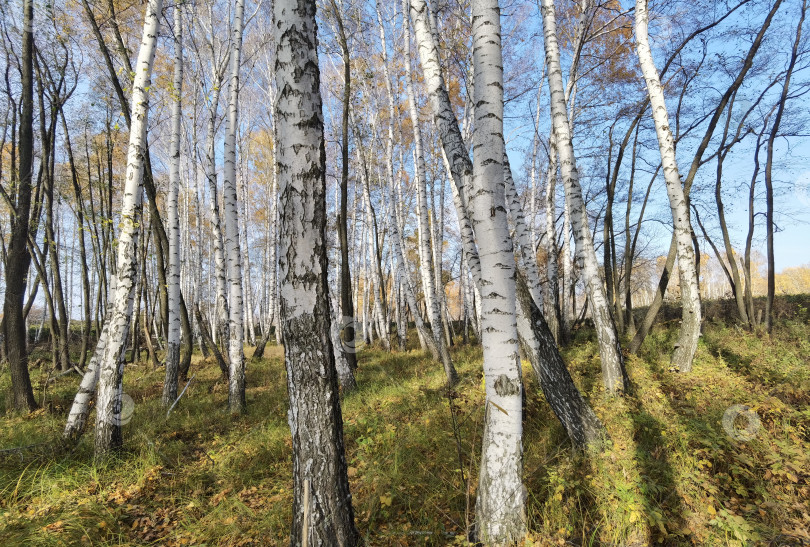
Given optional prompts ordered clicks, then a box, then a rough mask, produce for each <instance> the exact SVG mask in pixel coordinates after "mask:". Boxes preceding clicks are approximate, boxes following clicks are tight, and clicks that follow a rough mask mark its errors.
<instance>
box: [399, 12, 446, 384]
mask: <svg viewBox="0 0 810 547" xmlns="http://www.w3.org/2000/svg"><path fill="white" fill-rule="evenodd" d="M403 26H404V29H405V37H404V42H405V87H406V90H407V94H408V105H409V111H410V115H411V125H412V127H413V146H414V169H415V171H416V189H417V193H416V197H417V201H416V203H417V215H418V219H419V225H418V226H419V230H418V231H419V271H420V273H421V274H422V291H423V292H424V293H425V305H426V306H427V312H428V314H429V317H430V330H431V332H432V333H433V339H434V342H435V343H436V345H437V346H438V349H439V354H440V356H441V359H442V363H443V364H444V370H445V375H446V376H447V385H449V386H452V385H454V384H455V383H456V382H457V381H458V375H457V374H456V370H455V367H454V366H453V362H452V360H451V358H450V352H449V351H448V350H447V345H446V344H445V341H444V333H443V332H442V319H441V313H440V310H439V303H438V301H437V298H436V284H435V282H434V281H435V277H434V272H433V267H434V265H433V252H432V248H431V247H432V246H431V243H430V240H431V237H430V233H431V232H430V223H429V222H428V204H427V170H426V169H425V156H424V151H423V150H422V131H421V129H420V128H419V111H418V109H417V106H416V93H415V92H414V89H413V74H412V72H411V46H410V42H411V32H410V22H409V18H408V17H405V18H404V19H403Z"/></svg>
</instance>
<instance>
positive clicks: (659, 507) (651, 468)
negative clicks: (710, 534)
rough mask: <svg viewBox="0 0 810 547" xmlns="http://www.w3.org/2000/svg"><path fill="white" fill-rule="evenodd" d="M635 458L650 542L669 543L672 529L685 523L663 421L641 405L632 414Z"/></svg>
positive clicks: (680, 527) (671, 542)
mask: <svg viewBox="0 0 810 547" xmlns="http://www.w3.org/2000/svg"><path fill="white" fill-rule="evenodd" d="M631 418H632V420H633V426H634V431H633V440H634V441H635V443H636V450H635V460H636V463H637V465H638V468H639V473H640V475H641V485H640V487H641V492H642V495H643V496H644V502H645V505H646V511H647V518H648V522H649V524H650V539H651V542H652V543H660V544H665V545H672V544H673V538H672V535H671V533H672V532H674V531H678V530H681V529H682V528H683V527H684V526H685V519H684V507H683V503H682V501H681V498H680V496H679V495H678V491H677V488H676V484H675V475H674V472H673V470H672V465H671V463H670V461H669V449H668V448H667V441H666V440H665V439H664V436H663V435H662V430H663V426H662V423H661V422H660V421H659V420H658V419H657V418H655V417H654V416H653V415H652V414H650V413H648V412H647V411H645V410H644V409H643V408H638V409H637V410H636V411H635V412H633V413H632V414H631Z"/></svg>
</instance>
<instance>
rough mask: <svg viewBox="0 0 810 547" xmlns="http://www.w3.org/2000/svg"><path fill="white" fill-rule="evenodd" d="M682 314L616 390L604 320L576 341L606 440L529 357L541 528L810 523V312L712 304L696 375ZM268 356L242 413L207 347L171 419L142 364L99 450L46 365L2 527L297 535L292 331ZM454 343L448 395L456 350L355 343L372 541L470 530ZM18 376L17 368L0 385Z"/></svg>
mask: <svg viewBox="0 0 810 547" xmlns="http://www.w3.org/2000/svg"><path fill="white" fill-rule="evenodd" d="M667 325H668V327H667V328H663V327H658V328H657V329H656V330H654V331H653V332H652V333H651V334H650V336H649V338H648V340H647V341H646V342H645V344H644V346H643V348H642V351H641V352H640V356H639V357H635V356H631V357H629V358H628V363H627V366H628V372H629V374H630V377H631V380H632V383H633V386H634V390H633V393H632V395H631V396H628V397H626V398H624V399H621V400H619V399H610V398H606V397H605V396H604V395H603V392H602V391H601V382H600V379H599V359H598V352H597V347H596V344H595V341H594V339H593V336H592V335H591V334H590V333H588V332H587V331H585V332H580V333H578V335H577V337H576V338H575V341H574V343H573V344H572V345H571V346H570V347H569V348H567V349H566V350H565V357H566V361H567V362H568V363H569V366H570V368H571V370H572V373H573V376H574V378H575V381H576V382H577V383H578V384H579V385H580V387H581V388H582V389H583V391H584V392H585V393H586V395H587V396H588V397H589V398H590V400H591V402H592V404H593V405H594V407H595V409H596V411H597V413H598V414H599V416H600V417H601V418H602V420H603V421H604V423H605V425H606V427H607V429H608V432H609V434H610V436H611V441H610V442H609V443H608V446H607V447H606V448H605V450H604V451H602V452H601V453H585V454H583V453H578V452H576V451H574V450H573V449H572V447H571V444H570V443H569V442H568V440H567V438H566V437H565V433H564V431H563V429H562V427H561V426H560V425H559V423H558V422H557V421H556V418H555V417H554V416H553V415H552V414H551V412H550V410H549V408H548V406H547V405H546V404H545V401H544V400H543V397H542V394H540V393H539V390H538V389H537V385H536V383H535V382H534V378H533V376H532V375H531V372H530V369H529V367H528V366H525V368H524V372H525V378H526V379H527V388H528V389H527V398H526V415H525V442H524V447H525V483H526V487H527V490H528V500H529V507H528V518H529V529H530V531H531V533H530V536H529V538H528V539H527V541H526V544H527V545H566V544H569V545H570V544H576V545H646V544H662V545H755V544H768V542H771V541H774V542H775V544H778V543H780V542H781V543H783V544H790V541H793V542H794V543H796V542H798V538H804V539H805V540H806V541H807V540H810V536H808V522H810V517H808V513H810V507H808V502H807V500H808V499H810V487H809V486H808V480H809V479H810V461H809V460H810V410H808V402H810V369H808V365H807V363H808V362H810V326H808V321H807V320H806V319H805V318H803V317H802V318H794V319H788V320H785V321H782V322H781V323H780V324H779V326H778V327H777V329H776V331H775V332H774V334H773V335H772V336H771V337H770V338H768V337H766V336H763V335H757V334H752V333H748V332H745V331H742V330H740V329H738V328H736V327H734V326H726V325H725V324H722V323H719V322H711V321H709V322H707V324H706V326H705V329H704V336H703V338H702V339H701V342H700V345H699V348H698V354H697V358H696V361H695V367H694V371H693V372H692V373H691V374H688V375H678V374H674V373H671V372H669V371H668V356H667V352H668V349H669V348H670V347H671V343H672V340H673V338H674V336H675V332H674V328H675V325H673V324H671V323H668V324H667ZM248 353H249V352H248ZM266 355H267V356H268V358H267V359H263V360H260V361H256V362H254V361H249V362H248V377H247V385H248V386H249V387H248V391H247V402H248V412H247V414H246V415H245V416H242V417H239V418H235V419H234V418H232V417H231V416H230V415H229V414H228V413H227V411H226V409H225V404H226V401H227V385H226V384H225V382H223V381H222V380H221V379H220V378H219V372H218V369H217V367H216V365H215V364H213V363H210V362H205V361H202V360H200V359H199V358H197V357H195V360H194V364H193V366H192V373H196V375H197V376H196V378H195V380H194V382H193V383H192V384H191V386H190V387H189V389H188V391H187V392H186V394H185V395H184V396H183V399H182V400H181V402H180V403H179V404H178V406H177V408H176V409H175V411H174V412H172V414H171V415H170V416H169V417H168V418H166V416H165V411H163V410H162V409H161V408H160V404H159V403H160V401H159V399H160V393H161V384H162V380H163V373H162V371H161V370H158V371H154V370H152V369H151V367H149V366H148V365H141V366H137V367H130V368H128V369H127V371H126V373H125V391H126V392H127V393H128V394H129V395H130V396H131V397H132V398H133V400H134V401H135V404H136V408H135V413H134V416H133V419H132V421H131V422H130V423H129V424H128V425H126V426H125V427H124V435H125V445H126V446H125V450H124V451H123V452H122V453H120V454H119V455H117V456H116V457H115V458H114V459H113V460H110V461H107V462H105V463H103V464H98V463H95V462H94V460H93V456H92V434H91V432H88V434H86V435H85V436H84V438H83V439H82V440H81V442H80V443H79V444H78V446H76V447H75V448H74V449H72V450H71V451H70V452H68V451H65V450H64V449H62V448H60V447H58V446H56V445H54V444H50V443H52V441H53V440H54V439H57V438H58V436H59V433H60V432H61V429H62V427H63V425H64V420H65V417H66V413H67V410H68V408H69V405H70V402H71V400H72V396H73V392H74V390H75V388H76V385H77V383H78V377H77V376H75V375H69V376H65V377H62V378H59V379H58V380H57V381H56V382H54V383H52V384H50V385H49V386H48V388H47V390H46V391H45V392H44V394H43V385H44V384H43V380H44V379H45V378H47V373H46V372H44V370H43V369H35V370H32V376H33V382H34V385H35V391H36V394H37V399H38V400H40V401H41V400H43V396H44V401H45V408H44V410H40V411H38V412H36V413H34V414H31V415H20V414H13V413H7V414H6V415H5V417H3V418H1V419H0V449H4V448H11V447H21V446H29V445H34V446H29V448H26V449H24V450H17V451H7V452H2V453H0V544H2V545H22V544H25V545H73V544H85V545H109V544H121V545H124V544H129V545H142V544H154V545H183V544H189V545H201V544H207V545H281V544H286V542H287V540H288V531H287V527H288V525H289V522H290V519H291V515H290V507H291V503H292V499H291V491H290V490H291V486H292V480H291V467H292V465H291V444H290V436H289V429H288V425H287V401H286V383H285V374H284V366H283V360H282V355H281V351H280V349H279V348H277V347H270V348H268V352H267V353H266ZM453 357H454V360H455V363H456V366H457V368H458V370H459V374H460V376H461V382H460V384H459V386H458V387H457V388H456V390H455V391H454V393H453V394H452V399H449V398H448V396H447V393H446V392H445V390H444V389H442V382H443V371H442V369H441V366H440V365H438V364H437V363H434V362H432V361H431V360H430V359H429V358H428V357H426V356H425V355H423V354H421V353H419V352H415V351H414V352H408V353H392V354H387V353H385V352H383V351H381V350H379V349H376V348H369V349H365V350H363V351H362V352H361V353H360V354H359V372H358V375H357V381H358V384H359V386H360V387H359V389H358V390H357V391H355V392H353V393H351V394H349V395H347V396H345V397H344V398H343V417H344V432H345V440H346V451H347V461H348V465H349V475H350V481H351V489H352V496H353V503H354V509H355V515H356V521H357V526H358V528H359V530H360V532H361V534H362V535H363V537H364V538H365V541H366V543H367V544H368V545H419V544H428V545H445V544H448V543H453V542H457V543H464V534H465V529H466V527H467V526H468V525H469V523H470V522H472V520H473V519H474V514H473V513H472V511H473V509H474V502H475V487H476V481H477V465H478V460H479V457H480V455H479V453H480V436H481V429H482V419H483V410H482V409H483V405H482V402H483V390H482V382H481V353H480V350H479V349H478V348H475V347H457V348H455V349H454V351H453ZM8 382H9V380H8V374H7V373H5V372H4V373H3V374H2V376H0V393H2V395H0V398H4V397H5V396H6V392H7V390H8V387H9V385H8ZM732 404H747V405H748V406H749V407H751V408H752V409H754V410H755V411H756V412H757V414H758V415H759V417H760V420H761V428H760V430H759V432H758V434H757V436H756V437H755V438H754V439H753V440H751V441H749V442H737V441H734V440H733V439H731V438H730V437H729V436H728V435H727V434H726V433H725V432H724V430H723V428H722V426H721V420H722V416H723V413H724V411H725V409H726V408H728V407H729V406H730V405H732ZM0 405H3V406H0V408H4V405H5V400H4V399H0ZM91 420H92V416H91ZM454 422H455V424H456V426H455V427H454V425H453V424H454ZM39 443H43V444H39ZM790 538H792V539H790Z"/></svg>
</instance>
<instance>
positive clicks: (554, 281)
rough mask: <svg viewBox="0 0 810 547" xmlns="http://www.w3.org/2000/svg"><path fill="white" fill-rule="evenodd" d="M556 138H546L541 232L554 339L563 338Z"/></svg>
mask: <svg viewBox="0 0 810 547" xmlns="http://www.w3.org/2000/svg"><path fill="white" fill-rule="evenodd" d="M556 203H557V140H556V139H555V138H554V132H553V131H552V132H551V135H549V139H548V170H547V171H546V199H545V212H546V232H545V234H543V237H544V238H545V246H546V279H547V280H548V284H547V289H546V298H547V299H548V304H549V305H548V306H547V309H548V313H546V318H547V319H548V326H549V328H550V329H551V333H552V334H553V335H554V341H555V342H557V343H561V342H562V340H563V330H562V327H563V320H562V311H563V310H562V308H561V307H560V283H559V279H560V278H559V267H558V253H559V248H558V247H557V207H556Z"/></svg>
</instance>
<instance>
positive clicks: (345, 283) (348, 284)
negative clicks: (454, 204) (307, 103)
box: [331, 0, 357, 370]
mask: <svg viewBox="0 0 810 547" xmlns="http://www.w3.org/2000/svg"><path fill="white" fill-rule="evenodd" d="M331 6H332V12H333V15H334V16H335V20H336V21H337V24H338V39H339V41H340V48H341V54H342V55H343V105H342V106H343V114H342V134H341V141H340V160H341V168H340V208H339V210H338V219H337V229H338V241H339V243H340V309H341V312H342V313H343V316H344V319H343V320H342V323H344V325H345V327H344V329H343V332H344V336H345V337H346V338H347V339H349V340H354V338H355V337H356V336H357V334H356V333H355V332H354V300H353V298H352V274H351V268H350V265H349V236H348V230H347V216H348V202H349V109H350V108H351V93H352V71H351V62H350V61H351V59H350V57H349V44H348V40H347V38H346V32H345V30H344V29H343V17H342V16H341V14H340V10H339V9H338V6H337V4H336V3H335V0H331ZM352 343H353V342H352ZM346 359H347V360H348V361H349V366H350V367H351V369H352V370H355V369H356V368H357V355H356V354H354V353H349V354H348V355H347V356H346Z"/></svg>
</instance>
